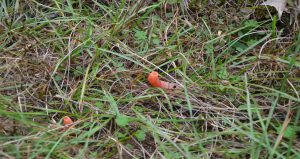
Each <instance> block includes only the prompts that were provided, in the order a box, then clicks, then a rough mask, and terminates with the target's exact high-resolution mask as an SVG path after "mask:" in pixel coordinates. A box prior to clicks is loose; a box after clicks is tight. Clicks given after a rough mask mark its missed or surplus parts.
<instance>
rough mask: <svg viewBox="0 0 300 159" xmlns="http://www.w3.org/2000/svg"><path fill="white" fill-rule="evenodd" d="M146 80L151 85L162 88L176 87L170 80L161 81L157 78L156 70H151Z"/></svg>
mask: <svg viewBox="0 0 300 159" xmlns="http://www.w3.org/2000/svg"><path fill="white" fill-rule="evenodd" d="M147 79H148V81H149V83H150V84H151V85H152V86H153V87H159V88H163V89H176V88H178V85H177V84H176V83H170V82H165V81H161V80H159V78H158V73H157V72H156V71H152V72H151V73H150V74H149V75H148V78H147Z"/></svg>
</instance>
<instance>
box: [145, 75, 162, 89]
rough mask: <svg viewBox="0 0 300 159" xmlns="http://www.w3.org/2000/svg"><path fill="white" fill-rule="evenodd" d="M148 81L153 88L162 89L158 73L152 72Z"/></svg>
mask: <svg viewBox="0 0 300 159" xmlns="http://www.w3.org/2000/svg"><path fill="white" fill-rule="evenodd" d="M147 79H148V82H149V83H150V84H151V85H152V86H153V87H161V81H160V80H159V79H158V73H157V72H156V71H152V72H151V73H150V74H149V75H148V78H147Z"/></svg>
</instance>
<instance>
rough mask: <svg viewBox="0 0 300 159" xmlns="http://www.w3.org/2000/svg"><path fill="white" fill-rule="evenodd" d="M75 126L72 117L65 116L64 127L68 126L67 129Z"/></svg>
mask: <svg viewBox="0 0 300 159" xmlns="http://www.w3.org/2000/svg"><path fill="white" fill-rule="evenodd" d="M72 124H73V121H72V119H71V118H70V117H68V116H65V117H64V126H66V127H67V128H69V127H70V126H71V125H72Z"/></svg>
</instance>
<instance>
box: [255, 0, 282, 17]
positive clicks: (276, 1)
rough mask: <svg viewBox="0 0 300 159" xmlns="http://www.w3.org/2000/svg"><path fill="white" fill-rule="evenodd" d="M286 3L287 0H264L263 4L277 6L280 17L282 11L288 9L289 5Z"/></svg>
mask: <svg viewBox="0 0 300 159" xmlns="http://www.w3.org/2000/svg"><path fill="white" fill-rule="evenodd" d="M286 4H287V0H267V1H265V2H263V3H262V4H261V5H265V6H273V7H275V8H276V10H277V12H278V17H279V19H280V18H281V15H282V12H283V11H285V10H286V7H287V5H286Z"/></svg>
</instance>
